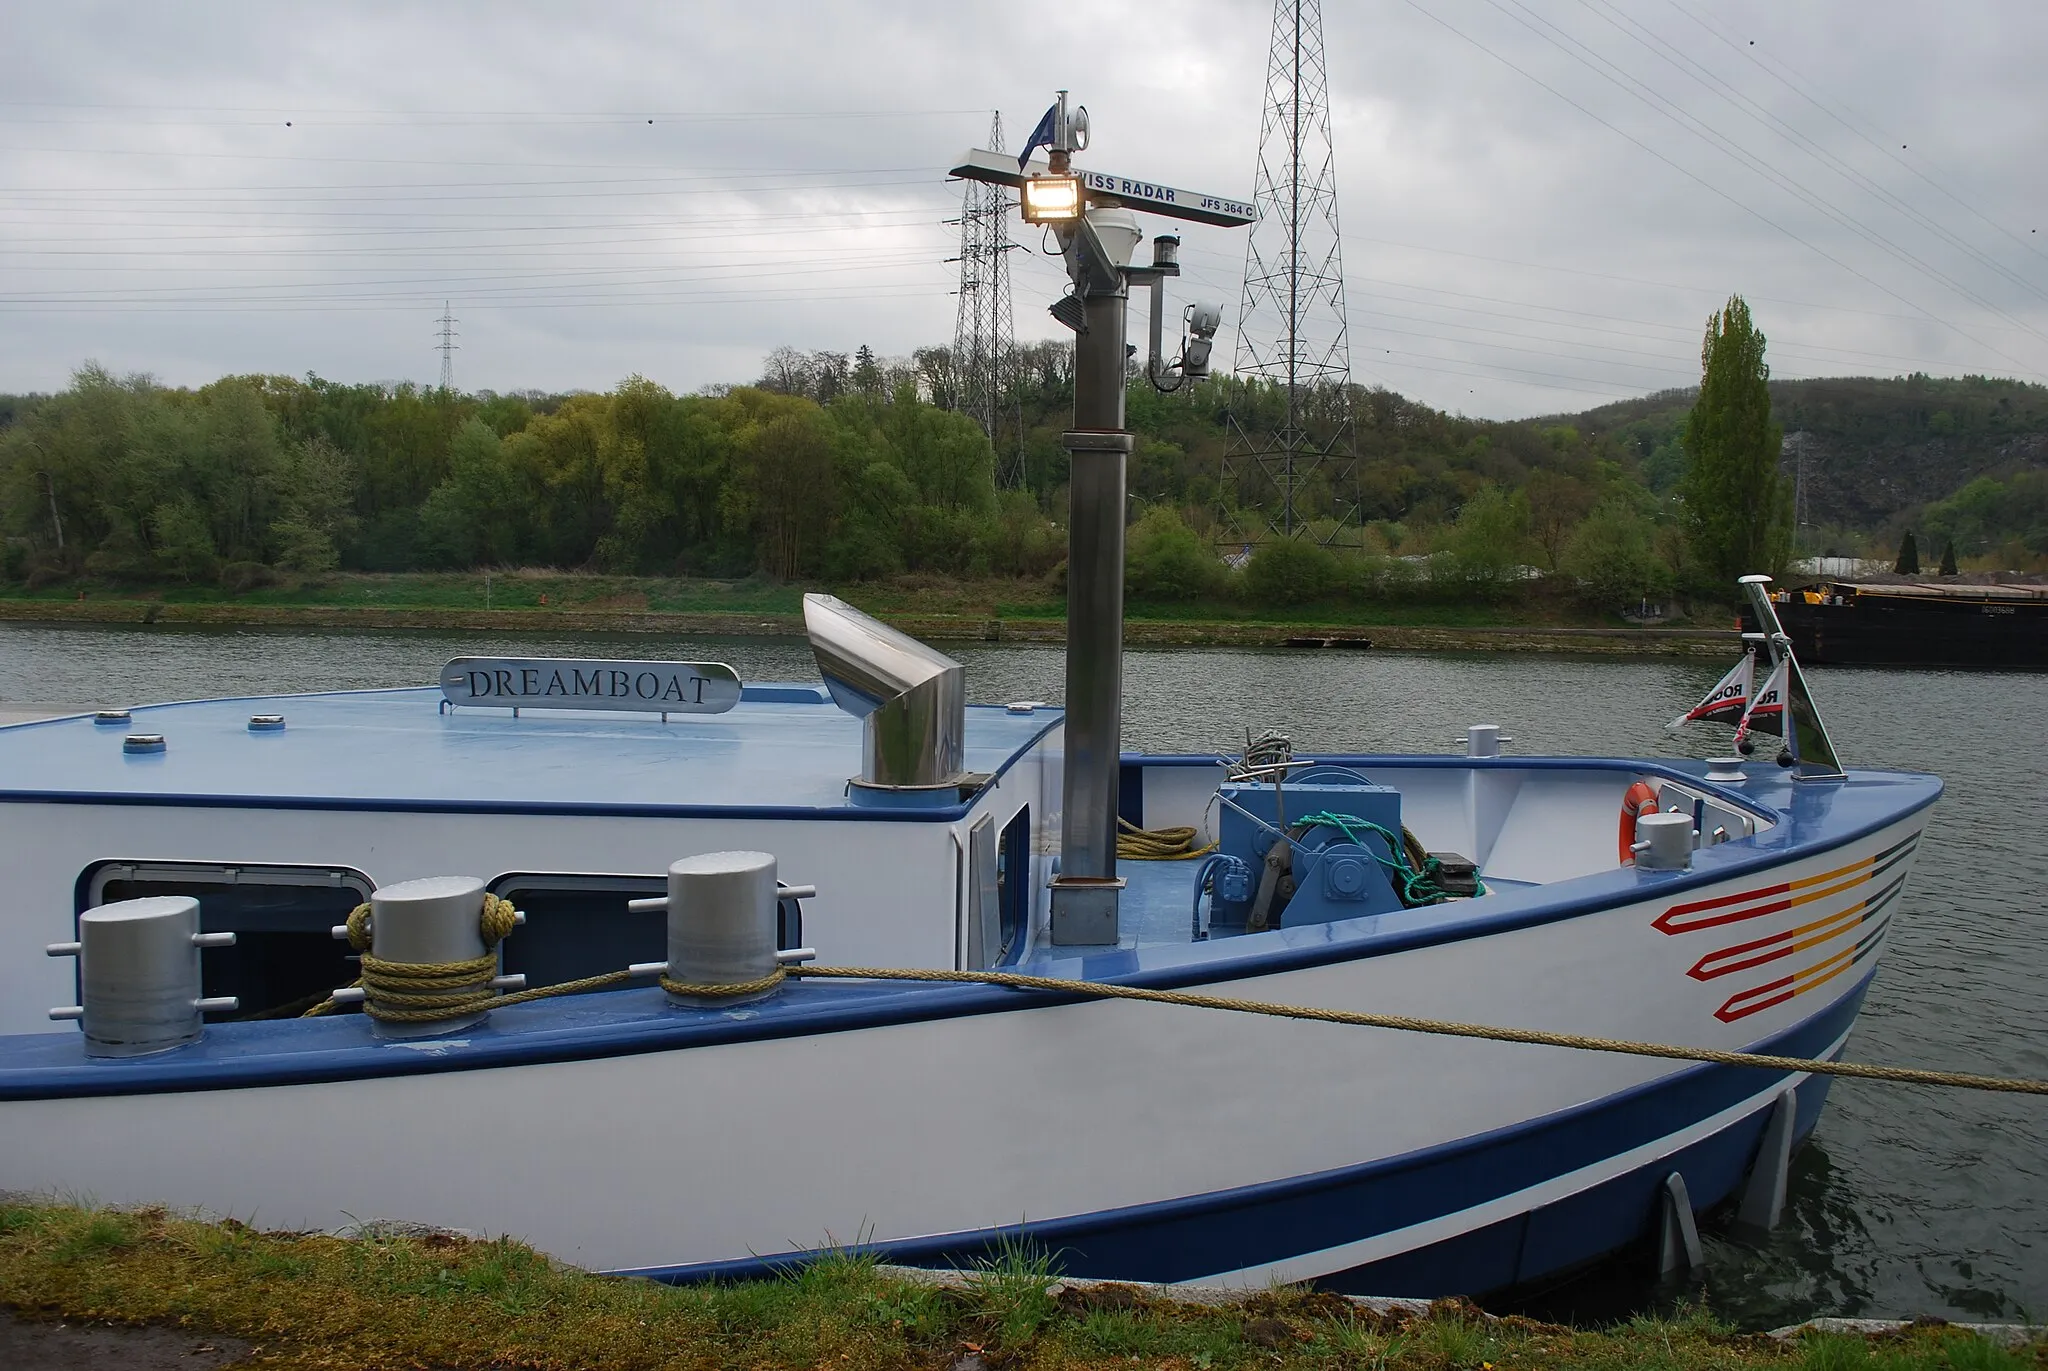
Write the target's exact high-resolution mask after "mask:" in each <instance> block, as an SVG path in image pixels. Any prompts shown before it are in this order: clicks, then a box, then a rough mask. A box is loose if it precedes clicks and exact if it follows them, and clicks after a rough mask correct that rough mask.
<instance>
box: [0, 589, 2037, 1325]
mask: <svg viewBox="0 0 2048 1371" xmlns="http://www.w3.org/2000/svg"><path fill="white" fill-rule="evenodd" d="M949 650H950V651H952V652H953V653H954V655H955V656H957V657H958V658H959V659H960V660H961V661H962V662H964V663H965V665H966V667H967V681H968V690H969V696H970V698H971V699H974V700H976V701H984V702H1000V701H1008V700H1016V699H1038V700H1046V701H1050V702H1054V703H1057V702H1058V701H1059V699H1060V694H1061V672H1062V654H1061V651H1060V649H1058V648H1053V647H1033V646H1021V645H1020V646H1002V645H994V644H979V643H977V644H955V645H949ZM468 654H504V655H519V656H565V657H566V656H617V657H667V658H678V659H699V660H702V659H710V660H719V661H726V662H729V663H731V664H732V666H733V667H734V668H735V669H737V670H738V671H739V673H740V675H741V677H742V678H743V679H747V680H815V679H816V675H817V673H816V669H815V667H814V665H813V664H812V661H811V657H810V652H809V649H808V648H807V647H806V646H805V644H804V643H803V642H802V641H801V640H796V639H776V638H722V639H709V638H678V637H653V636H637V635H635V636H619V637H605V636H599V635H561V636H555V637H547V636H540V635H535V636H523V637H515V636H495V635H488V634H466V633H437V632H434V633H430V632H386V633H307V632H237V631H217V630H205V631H201V630H190V629H175V628H141V627H137V628H86V627H79V628H67V627H45V626H40V625H38V626H29V625H16V624H0V704H4V703H9V702H50V703H75V704H79V705H98V706H106V705H118V704H137V703H146V702H150V701H158V700H171V699H185V698H193V697H198V696H208V695H239V694H261V693H266V692H273V691H300V690H316V689H335V688H353V687H370V686H390V685H424V684H430V683H432V682H433V681H434V680H436V679H437V672H438V668H439V667H440V665H441V663H443V662H444V661H446V660H447V659H448V658H450V657H454V656H460V655H468ZM1724 666H1725V663H1720V662H1712V661H1705V660H1702V661H1697V662H1695V661H1686V660H1678V659H1663V658H1656V659H1633V658H1606V657H1602V658H1586V657H1566V656H1553V655H1540V656H1539V655H1509V654H1486V655H1479V654H1475V655H1435V656H1425V655H1400V654H1395V653H1379V652H1363V653H1349V652H1341V653H1340V652H1291V653H1290V652H1286V651H1255V650H1238V649H1232V650H1219V649H1191V648H1190V649H1166V650H1157V651H1141V652H1133V653H1132V654H1131V655H1130V657H1129V658H1128V659H1127V662H1126V671H1125V682H1126V694H1125V706H1124V709H1125V724H1124V739H1125V745H1126V746H1128V747H1133V748H1142V749H1148V750H1155V751H1220V750H1229V749H1231V748H1233V746H1237V747H1241V746H1242V745H1243V741H1244V734H1245V730H1246V729H1247V728H1249V729H1250V730H1251V731H1252V732H1254V733H1257V732H1260V731H1262V730H1264V729H1267V728H1277V729H1280V730H1282V731H1284V732H1286V733H1288V734H1289V735H1290V736H1292V737H1293V738H1294V740H1295V743H1296V745H1297V746H1298V747H1300V748H1302V749H1303V750H1331V751H1390V752H1399V751H1426V752H1442V751H1450V750H1453V740H1454V739H1456V738H1458V737H1460V736H1461V731H1462V729H1463V727H1464V726H1465V725H1466V724H1468V723H1477V722H1488V723H1493V722H1497V723H1500V724H1502V725H1503V726H1505V728H1506V730H1507V732H1508V733H1510V734H1511V735H1512V736H1513V737H1514V740H1515V741H1514V743H1513V745H1512V747H1511V749H1510V750H1511V751H1514V752H1519V753H1544V752H1556V753H1604V754H1609V755H1622V756H1656V755H1670V753H1671V751H1672V750H1673V748H1674V747H1675V748H1677V749H1680V750H1683V751H1686V752H1688V753H1690V754H1691V755H1694V756H1704V755H1706V753H1707V752H1709V751H1715V750H1721V749H1723V748H1725V746H1726V743H1727V737H1728V735H1727V733H1726V731H1725V730H1713V729H1698V730H1692V731H1690V732H1689V733H1688V734H1686V735H1683V736H1680V737H1679V738H1677V739H1675V740H1674V739H1673V738H1672V737H1671V735H1669V734H1667V733H1666V732H1665V731H1664V728H1663V724H1664V722H1665V721H1666V720H1668V719H1671V718H1672V717H1674V716H1675V715H1677V714H1678V713H1680V712H1681V711H1683V710H1684V709H1685V708H1686V707H1688V706H1690V705H1691V704H1692V703H1693V702H1694V701H1695V700H1697V699H1698V698H1699V696H1700V695H1701V694H1702V693H1704V692H1705V690H1706V689H1707V687H1708V686H1709V685H1711V684H1712V683H1713V681H1714V680H1715V678H1716V677H1717V676H1718V675H1719V674H1720V672H1721V670H1722V669H1723V667H1724ZM1811 675H1812V679H1813V685H1814V691H1815V693H1816V695H1817V696H1819V698H1820V701H1821V703H1822V706H1823V707H1824V708H1825V709H1826V710H1827V714H1828V719H1829V724H1830V727H1831V728H1832V730H1833V732H1834V736H1835V742H1836V746H1837V747H1838V748H1839V749H1840V752H1841V754H1842V757H1843V758H1844V760H1845V761H1847V762H1848V763H1849V764H1850V765H1855V766H1884V767H1899V768H1906V769H1912V770H1922V771H1932V772H1935V773H1938V774H1939V775H1941V776H1942V777H1943V778H1944V779H1945V780H1946V781H1947V783H1948V793H1947V796H1946V797H1945V798H1944V799H1943V801H1942V802H1941V804H1939V805H1938V806H1936V808H1935V811H1934V814H1933V817H1932V819H1931V821H1930V823H1929V824H1928V828H1927V835H1926V840H1925V841H1924V842H1923V843H1922V844H1921V847H1920V856H1919V858H1918V869H1917V871H1916V873H1915V875H1914V877H1913V879H1912V881H1911V882H1910V883H1909V885H1908V887H1907V891H1906V895H1905V898H1904V904H1903V908H1902V910H1901V913H1900V915H1899V917H1898V918H1897V919H1896V920H1895V921H1894V930H1895V931H1894V932H1893V934H1892V945H1891V947H1890V949H1889V951H1888V953H1887V956H1886V960H1885V963H1884V967H1883V970H1882V971H1881V972H1880V973H1879V975H1878V978H1877V982H1876V984H1875V985H1874V986H1873V988H1872V990H1871V992H1870V996H1869V998H1868V1000H1867V1002H1866V1004H1865V1007H1864V1010H1863V1015H1862V1018H1861V1019H1860V1020H1859V1022H1858V1026H1857V1029H1856V1033H1855V1036H1854V1037H1853V1038H1852V1039H1851V1042H1850V1047H1849V1054H1848V1055H1850V1056H1851V1057H1853V1058H1855V1059H1858V1060H1862V1061H1873V1062H1887V1063H1895V1064H1902V1065H1915V1066H1926V1067H1934V1068H1944V1069H1950V1070H1960V1071H1976V1072H1987V1073H1992V1074H1998V1075H2011V1076H2029V1077H2037V1078H2038V1077H2048V1014H2044V1012H2043V1009H2044V1000H2048V918H2044V914H2043V910H2044V904H2048V896H2044V891H2048V841H2044V837H2043V822H2042V820H2043V814H2044V811H2048V803H2044V802H2048V675H2001V674H1989V673H1956V672H1933V671H1927V672H1904V671H1878V670H1850V669H1834V670H1829V669H1826V668H1816V669H1814V670H1813V671H1812V672H1811ZM17 955H18V953H17ZM1708 1257H1709V1263H1708V1271H1707V1274H1706V1295H1707V1298H1708V1300H1709V1302H1710V1303H1711V1305H1712V1306H1713V1307H1714V1308H1715V1309H1716V1310H1717V1312H1719V1313H1721V1314H1722V1315H1723V1316H1724V1317H1728V1318H1731V1319H1733V1320H1735V1321H1737V1322H1739V1323H1741V1324H1743V1325H1745V1326H1750V1327H1759V1326H1761V1327H1770V1326H1773V1325H1776V1324H1782V1323H1789V1322H1793V1321H1795V1320H1797V1319H1800V1318H1805V1317H1808V1316H1812V1315H1821V1314H1831V1315H1870V1316H1899V1317H1909V1316H1913V1315H1920V1314H1932V1315H1940V1316H1943V1317H1946V1318H1951V1319H1957V1320H1974V1319H1990V1320H2010V1319H2019V1318H2024V1317H2027V1316H2032V1317H2033V1318H2035V1319H2040V1318H2042V1317H2044V1316H2048V1101H2044V1100H2043V1099H2041V1098H2039V1097H2023V1096H2009V1095H1984V1094H1973V1093H1964V1092H1959V1091H1942V1090H1935V1089H1932V1088H1920V1087H1912V1088H1908V1087H1900V1086H1892V1085H1883V1084H1879V1083H1875V1082H1866V1081H1841V1082H1838V1083H1837V1084H1836V1085H1835V1087H1834V1092H1833V1095H1832V1097H1831V1100H1830V1103H1829V1106H1828V1110H1827V1113H1826V1114H1825V1115H1824V1116H1823V1118H1822V1120H1821V1125H1820V1128H1819V1131H1818V1132H1817V1133H1816V1135H1815V1137H1814V1139H1813V1141H1812V1142H1811V1144H1809V1145H1808V1146H1807V1147H1806V1148H1805V1149H1804V1150H1803V1151H1802V1152H1801V1153H1800V1155H1799V1157H1798V1160H1797V1162H1796V1164H1795V1167H1794V1170H1793V1175H1792V1180H1791V1187H1790V1203H1789V1207H1788V1211H1787V1215H1786V1219H1785V1222H1784V1223H1783V1224H1781V1225H1780V1227H1779V1228H1778V1230H1777V1231H1776V1233H1774V1234H1773V1235H1772V1236H1771V1237H1770V1238H1769V1239H1768V1240H1766V1241H1763V1242H1761V1243H1755V1244H1752V1243H1743V1242H1738V1241H1734V1240H1732V1239H1728V1238H1716V1237H1712V1236H1710V1237H1709V1239H1708ZM1665 1293H1666V1294H1667V1295H1668V1293H1669V1292H1665ZM1561 1298H1563V1299H1565V1300H1566V1301H1570V1300H1571V1299H1573V1298H1575V1297H1574V1296H1572V1295H1571V1294H1569V1293H1567V1294H1565V1295H1563V1296H1562V1297H1561ZM1648 1298H1649V1295H1648V1294H1647V1293H1646V1292H1645V1293H1636V1292H1633V1291H1631V1290H1627V1289H1625V1290H1624V1292H1623V1294H1622V1296H1621V1303H1622V1304H1623V1305H1626V1304H1628V1303H1631V1302H1640V1301H1641V1300H1646V1299H1648ZM1583 1299H1584V1300H1585V1302H1586V1303H1587V1304H1588V1306H1591V1305H1596V1304H1602V1303H1604V1304H1605V1305H1606V1307H1607V1308H1609V1309H1612V1308H1613V1307H1614V1293H1613V1290H1612V1288H1611V1286H1610V1287H1608V1288H1603V1289H1602V1290H1601V1291H1599V1292H1597V1293H1596V1294H1594V1295H1587V1296H1584V1297H1583ZM1553 1312H1555V1309H1554V1308H1553Z"/></svg>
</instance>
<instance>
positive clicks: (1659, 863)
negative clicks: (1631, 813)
mask: <svg viewBox="0 0 2048 1371" xmlns="http://www.w3.org/2000/svg"><path fill="white" fill-rule="evenodd" d="M1695 836H1697V835H1696V834H1695V833H1694V831H1693V826H1692V815H1690V814H1685V813H1670V814H1651V813H1647V812H1646V813H1644V814H1643V815H1642V816H1641V817H1640V818H1638V819H1637V820H1636V842H1635V846H1634V847H1633V848H1632V849H1631V850H1632V851H1633V852H1634V853H1635V854H1636V869H1637V870H1639V871H1683V870H1685V869H1686V868H1687V867H1689V866H1691V865H1692V844H1693V839H1694V837H1695Z"/></svg>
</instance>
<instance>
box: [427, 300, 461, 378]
mask: <svg viewBox="0 0 2048 1371" xmlns="http://www.w3.org/2000/svg"><path fill="white" fill-rule="evenodd" d="M434 322H435V323H437V324H439V325H440V326H441V331H440V332H439V333H437V334H435V335H434V336H435V337H437V338H439V339H440V340H441V341H440V342H438V343H436V344H434V346H435V347H437V348H439V349H440V350H441V389H442V390H444V391H452V390H454V389H455V353H456V351H457V349H458V348H459V347H460V344H458V343H457V342H456V341H455V340H456V339H457V338H460V337H461V336H462V335H461V334H459V333H457V332H456V331H455V326H456V324H458V323H460V322H461V320H459V319H457V318H456V317H455V310H454V307H453V306H452V305H451V304H450V303H449V302H448V301H446V300H443V301H442V302H441V317H440V318H439V319H436V320H435V321H434Z"/></svg>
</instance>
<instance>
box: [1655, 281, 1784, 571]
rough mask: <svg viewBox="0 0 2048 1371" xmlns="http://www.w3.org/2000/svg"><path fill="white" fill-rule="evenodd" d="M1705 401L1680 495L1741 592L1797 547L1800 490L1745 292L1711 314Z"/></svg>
mask: <svg viewBox="0 0 2048 1371" xmlns="http://www.w3.org/2000/svg"><path fill="white" fill-rule="evenodd" d="M1700 371H1701V374H1700V398H1699V400H1698V402H1697V403H1695V404H1694V405H1693V407H1692V417H1691V418H1690V419H1689V420H1688V421H1687V423H1686V427H1685V450H1686V455H1687V457H1688V458H1689V459H1690V463H1689V465H1688V467H1687V470H1686V474H1685V479H1684V480H1683V481H1682V482H1681V484H1680V487H1679V489H1680V493H1681V494H1682V495H1683V496H1684V499H1685V519H1686V528H1687V532H1688V533H1689V534H1690V535H1691V541H1692V547H1693V552H1694V554H1695V556H1696V557H1697V559H1698V562H1699V564H1700V567H1701V570H1702V572H1703V573H1704V575H1705V576H1706V577H1707V578H1708V579H1709V580H1710V582H1711V583H1712V586H1713V587H1714V588H1717V589H1722V590H1726V591H1729V592H1731V593H1732V591H1733V589H1734V582H1735V579H1736V578H1737V577H1738V576H1746V575H1749V574H1750V573H1752V572H1766V573H1770V572H1776V571H1777V570H1779V569H1780V567H1781V566H1782V565H1783V564H1784V562H1785V559H1786V557H1787V556H1788V555H1789V554H1790V552H1791V545H1792V507H1791V506H1792V500H1791V496H1792V492H1791V486H1790V483H1789V482H1787V481H1786V480H1785V479H1784V478H1783V477H1782V476H1781V475H1780V474H1779V472H1778V450H1779V446H1780V440H1781V438H1782V436H1783V430H1782V429H1780V428H1779V426H1778V425H1777V424H1775V423H1773V422H1772V421H1771V391H1770V384H1769V382H1770V377H1771V369H1770V367H1769V366H1767V365H1766V364H1765V362H1764V336H1763V334H1761V333H1759V332H1758V331H1757V329H1756V325H1755V324H1754V323H1752V322H1751V320H1750V317H1749V306H1748V305H1747V304H1746V303H1744V301H1743V299H1742V297H1741V296H1740V295H1736V296H1731V297H1730V298H1729V300H1728V305H1727V308H1725V309H1722V310H1720V311H1718V312H1717V313H1715V314H1713V315H1710V316H1709V317H1708V319H1707V333H1706V339H1705V341H1704V342H1703V343H1702V344H1701V347H1700Z"/></svg>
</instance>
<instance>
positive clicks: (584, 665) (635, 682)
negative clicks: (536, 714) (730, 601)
mask: <svg viewBox="0 0 2048 1371" xmlns="http://www.w3.org/2000/svg"><path fill="white" fill-rule="evenodd" d="M441 695H442V697H443V698H444V699H446V700H447V701H448V703H449V704H452V705H495V706H498V707H500V708H512V709H617V710H631V711H634V712H637V713H642V714H723V713H724V712H725V711H726V710H728V709H731V708H732V707H733V706H734V705H736V704H738V703H739V702H740V678H739V676H738V675H737V674H736V673H735V672H734V671H733V669H732V668H731V667H729V666H727V665H725V664H724V663H723V662H611V661H586V660H584V659H582V658H576V657H457V658H456V659H455V660H454V661H452V662H450V663H448V665H446V666H444V667H442V668H441Z"/></svg>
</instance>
